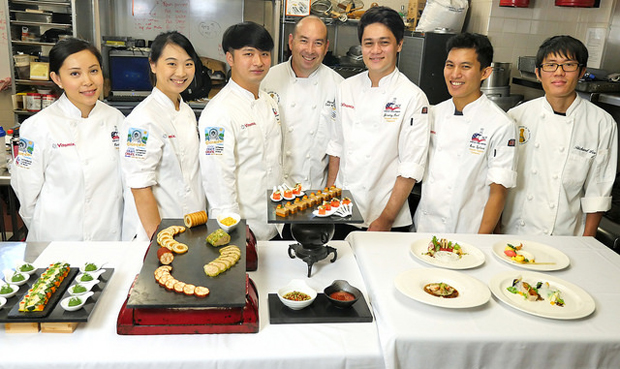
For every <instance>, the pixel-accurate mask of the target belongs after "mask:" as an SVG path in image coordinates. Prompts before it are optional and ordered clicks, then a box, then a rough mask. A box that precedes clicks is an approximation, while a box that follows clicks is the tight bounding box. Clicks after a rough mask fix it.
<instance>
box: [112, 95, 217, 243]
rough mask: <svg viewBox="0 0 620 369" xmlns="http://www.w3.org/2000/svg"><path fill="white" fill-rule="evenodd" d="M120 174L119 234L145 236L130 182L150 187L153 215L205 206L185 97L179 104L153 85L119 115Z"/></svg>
mask: <svg viewBox="0 0 620 369" xmlns="http://www.w3.org/2000/svg"><path fill="white" fill-rule="evenodd" d="M121 137H122V139H121V145H120V147H121V150H120V153H121V168H122V169H123V179H124V180H125V186H126V188H125V212H124V220H123V240H132V239H134V237H135V239H136V240H139V241H144V240H148V236H147V234H146V231H145V230H144V227H143V226H142V223H141V222H140V218H139V216H138V212H137V209H136V203H135V200H134V198H133V195H132V193H131V189H132V188H146V187H151V189H152V191H153V195H154V196H155V199H156V200H157V208H158V209H159V215H160V216H161V218H162V219H164V218H177V219H178V218H183V216H184V215H185V214H188V213H193V212H196V211H201V210H205V209H206V200H205V196H204V192H203V190H202V186H201V183H200V169H199V163H198V160H196V158H197V157H198V132H197V123H196V115H195V114H194V112H193V111H192V109H191V108H190V107H189V105H187V104H186V103H185V102H183V101H181V102H180V104H179V110H178V111H177V110H176V109H175V107H174V103H173V102H172V100H170V98H168V97H167V96H166V95H165V94H164V93H163V92H161V91H160V90H159V89H157V88H156V87H155V88H153V91H152V92H151V94H150V95H149V96H148V97H147V98H146V99H144V100H143V101H142V102H141V103H140V104H139V105H138V106H136V107H135V108H134V109H133V111H132V112H131V114H129V116H127V118H125V121H124V122H123V126H122V129H121Z"/></svg>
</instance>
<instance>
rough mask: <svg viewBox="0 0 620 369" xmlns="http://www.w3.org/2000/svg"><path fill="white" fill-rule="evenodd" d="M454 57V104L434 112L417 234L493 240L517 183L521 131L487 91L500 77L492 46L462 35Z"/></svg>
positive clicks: (448, 69)
mask: <svg viewBox="0 0 620 369" xmlns="http://www.w3.org/2000/svg"><path fill="white" fill-rule="evenodd" d="M446 50H447V52H448V57H447V58H446V63H445V65H444V69H443V75H444V79H445V81H446V85H447V87H448V92H449V93H450V96H452V98H451V99H449V100H446V101H444V102H442V103H441V104H439V105H437V106H434V107H433V108H432V111H433V114H432V117H433V120H432V122H431V141H430V148H429V159H428V166H427V171H426V173H425V176H424V183H423V184H422V197H421V199H420V203H419V205H418V208H417V210H416V213H415V217H414V223H415V227H416V231H418V232H435V233H492V232H493V230H494V229H495V227H496V226H497V223H498V221H499V218H500V215H501V214H502V210H503V209H504V203H505V201H506V194H507V192H508V188H511V187H514V186H515V184H516V180H517V172H516V169H517V156H516V149H515V139H516V129H515V124H514V122H513V121H512V119H510V118H509V117H508V115H506V113H504V111H503V110H502V109H500V108H499V107H498V106H497V105H496V104H495V103H494V102H492V101H491V100H489V99H487V97H486V96H485V95H484V94H483V93H482V92H481V91H480V85H481V83H482V81H484V80H485V79H487V78H488V77H489V76H490V75H491V72H492V71H493V69H492V67H491V62H492V61H493V46H492V45H491V42H489V39H488V38H487V37H486V36H483V35H479V34H471V33H462V34H459V35H456V36H453V37H451V38H450V39H449V40H448V43H447V45H446Z"/></svg>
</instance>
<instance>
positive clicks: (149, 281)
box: [127, 219, 246, 309]
mask: <svg viewBox="0 0 620 369" xmlns="http://www.w3.org/2000/svg"><path fill="white" fill-rule="evenodd" d="M171 225H183V220H182V219H164V220H162V222H161V224H160V225H159V228H158V229H157V232H159V231H161V230H162V229H164V228H167V227H169V226H171ZM218 228H219V226H218V224H217V221H216V220H215V219H209V221H208V222H207V224H206V225H200V226H197V227H193V228H189V229H186V230H185V232H183V233H180V234H177V235H176V236H175V237H174V239H175V240H177V241H178V242H181V243H184V244H186V245H187V246H188V247H189V250H188V251H187V252H186V253H185V254H180V255H179V254H174V261H173V262H172V264H171V266H172V271H171V272H170V273H171V274H172V276H173V277H174V278H176V279H178V280H179V281H182V282H185V283H191V284H193V285H196V286H204V287H207V288H209V291H210V293H209V295H208V296H206V297H204V298H200V297H195V296H185V295H183V294H180V293H176V292H174V291H167V290H166V289H165V288H164V287H161V286H160V285H159V284H158V283H157V281H156V280H155V276H154V273H155V269H157V268H158V267H159V266H160V265H161V264H160V263H159V260H158V259H157V250H158V249H159V247H160V246H159V245H158V244H157V239H156V238H157V236H154V237H153V238H155V239H154V240H153V241H152V242H151V245H150V247H149V250H148V252H147V255H146V257H145V258H144V264H143V265H142V270H140V274H139V276H138V280H137V281H136V283H135V285H134V287H133V290H132V292H131V295H130V296H129V300H128V301H127V307H128V308H132V309H139V308H200V307H243V306H245V278H246V275H245V252H246V246H245V228H246V227H245V220H244V219H241V221H240V222H239V224H238V225H237V227H236V228H235V229H233V230H232V231H230V233H229V234H230V243H229V245H236V246H238V247H239V250H240V251H241V258H240V259H239V261H237V264H235V265H233V266H232V267H231V268H230V269H228V270H227V271H225V272H224V273H222V274H220V275H218V276H217V277H208V276H207V275H206V274H205V272H204V265H205V264H207V263H209V262H210V261H212V260H214V259H216V258H217V257H218V256H220V252H219V249H220V248H221V247H213V246H211V245H210V244H208V243H207V241H206V238H207V236H208V235H209V234H210V233H211V232H213V231H215V230H217V229H218ZM156 234H157V233H156ZM222 247H223V246H222Z"/></svg>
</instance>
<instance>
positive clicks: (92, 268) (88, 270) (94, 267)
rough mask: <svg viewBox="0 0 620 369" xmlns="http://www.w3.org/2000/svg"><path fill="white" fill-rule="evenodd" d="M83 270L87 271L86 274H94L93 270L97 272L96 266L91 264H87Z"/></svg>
mask: <svg viewBox="0 0 620 369" xmlns="http://www.w3.org/2000/svg"><path fill="white" fill-rule="evenodd" d="M84 270H85V271H87V272H94V271H95V270H97V265H95V264H93V263H88V264H86V266H85V267H84Z"/></svg>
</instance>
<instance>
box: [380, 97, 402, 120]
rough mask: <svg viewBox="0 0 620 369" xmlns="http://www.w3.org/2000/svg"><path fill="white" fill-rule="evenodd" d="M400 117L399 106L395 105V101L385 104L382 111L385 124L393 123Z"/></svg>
mask: <svg viewBox="0 0 620 369" xmlns="http://www.w3.org/2000/svg"><path fill="white" fill-rule="evenodd" d="M398 117H400V104H397V103H396V99H394V100H392V101H390V102H388V103H387V104H385V108H384V109H383V119H384V120H385V121H386V122H395V121H397V120H398Z"/></svg>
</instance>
